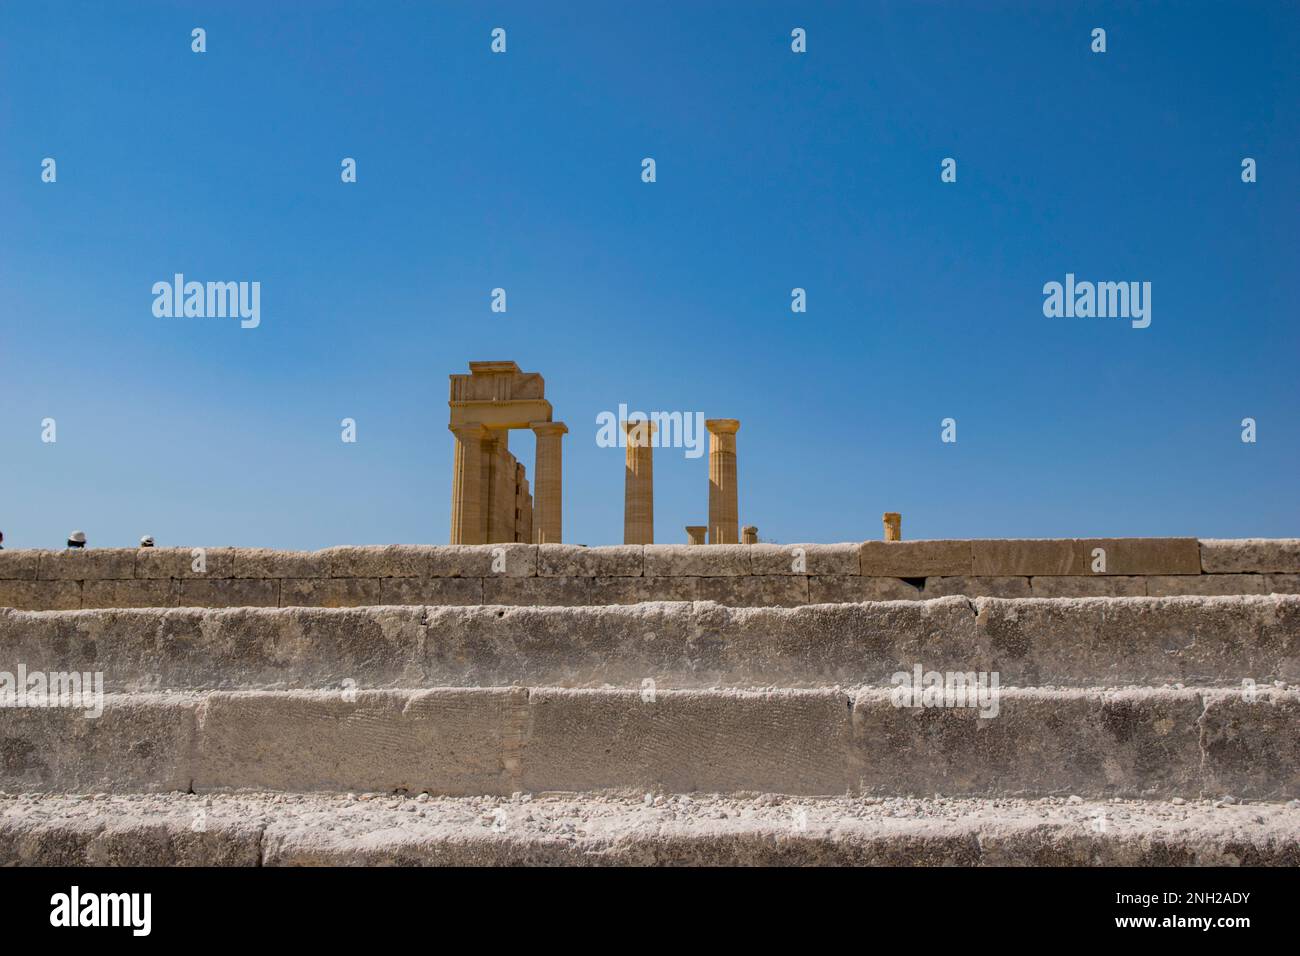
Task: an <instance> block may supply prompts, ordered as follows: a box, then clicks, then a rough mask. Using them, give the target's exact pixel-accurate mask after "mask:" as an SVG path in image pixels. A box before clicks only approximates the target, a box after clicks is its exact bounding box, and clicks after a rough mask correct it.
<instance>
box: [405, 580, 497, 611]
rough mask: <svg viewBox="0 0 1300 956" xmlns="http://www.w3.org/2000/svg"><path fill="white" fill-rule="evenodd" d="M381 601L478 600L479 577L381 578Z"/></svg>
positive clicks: (458, 602)
mask: <svg viewBox="0 0 1300 956" xmlns="http://www.w3.org/2000/svg"><path fill="white" fill-rule="evenodd" d="M379 602H380V603H381V604H450V605H465V604H482V603H483V579H482V578H382V579H381V585H380V589H379Z"/></svg>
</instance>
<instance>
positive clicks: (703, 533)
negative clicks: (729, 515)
mask: <svg viewBox="0 0 1300 956" xmlns="http://www.w3.org/2000/svg"><path fill="white" fill-rule="evenodd" d="M708 534H709V526H708V525H706V524H688V525H687V526H686V543H687V544H704V543H705V541H707V540H708Z"/></svg>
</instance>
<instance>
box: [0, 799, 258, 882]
mask: <svg viewBox="0 0 1300 956" xmlns="http://www.w3.org/2000/svg"><path fill="white" fill-rule="evenodd" d="M72 799H74V800H75V798H72ZM118 799H120V800H124V801H127V803H126V812H124V813H120V814H118V815H113V814H112V811H107V810H106V806H107V805H108V804H109V800H107V799H106V800H103V801H100V802H97V804H96V807H95V813H94V815H93V816H86V814H85V809H86V807H85V804H83V803H81V802H80V801H79V800H77V801H76V802H73V803H72V806H73V807H74V808H76V809H74V810H73V811H72V812H71V813H70V814H68V815H67V816H65V817H63V818H61V819H59V820H48V819H46V814H45V813H44V812H36V813H33V814H32V815H31V816H30V817H28V818H26V819H24V817H23V816H22V815H20V814H9V815H5V816H0V866H76V867H85V866H159V867H163V866H249V867H251V866H261V865H262V852H261V851H262V833H263V827H262V825H261V824H260V823H259V822H257V821H256V820H255V819H249V818H248V817H244V818H243V819H227V820H222V821H221V822H220V823H217V822H216V821H213V820H210V819H209V820H208V821H207V822H206V825H205V826H204V827H203V828H201V829H196V828H195V826H194V823H195V821H196V820H197V819H198V813H199V811H200V810H204V811H206V810H207V809H208V808H206V807H204V806H203V804H202V803H200V802H199V801H200V800H201V799H202V798H200V797H197V796H194V795H182V794H169V795H168V796H167V797H166V798H163V799H165V800H166V803H165V804H163V806H166V807H167V808H168V810H170V812H169V813H167V814H166V816H165V817H164V815H163V813H162V812H160V808H159V807H149V808H144V807H140V806H139V795H138V794H131V795H129V796H125V797H119V798H118ZM43 802H44V803H46V804H48V802H49V798H48V797H47V798H45V800H44V801H43ZM33 809H34V810H35V809H36V807H33ZM78 811H80V812H78ZM150 811H152V812H150Z"/></svg>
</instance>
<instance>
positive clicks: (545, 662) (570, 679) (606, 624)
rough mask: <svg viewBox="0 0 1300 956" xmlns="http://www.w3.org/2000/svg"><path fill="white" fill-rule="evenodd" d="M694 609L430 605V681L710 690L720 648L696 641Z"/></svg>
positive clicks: (671, 606) (661, 605)
mask: <svg viewBox="0 0 1300 956" xmlns="http://www.w3.org/2000/svg"><path fill="white" fill-rule="evenodd" d="M673 580H680V579H673ZM694 608H695V606H694V605H693V604H691V603H686V602H680V603H653V604H634V605H628V606H601V607H581V608H575V607H529V606H523V607H508V608H494V607H475V608H446V607H431V608H428V609H426V627H427V629H428V641H427V652H426V656H425V660H426V667H427V678H426V679H427V680H428V681H429V683H430V684H432V685H434V686H485V687H500V686H508V685H510V684H514V683H521V684H525V685H528V686H549V687H566V686H595V687H603V686H608V685H614V686H620V687H631V688H640V687H641V685H642V682H643V681H644V680H645V679H646V678H650V679H651V680H654V681H659V682H661V683H662V685H663V686H664V687H669V686H673V685H674V684H676V686H701V682H703V686H709V685H710V684H711V683H714V682H716V681H717V680H718V679H719V676H718V675H719V671H718V670H717V667H718V661H716V660H714V659H713V657H712V652H713V651H714V650H715V649H716V644H714V643H712V642H706V641H701V640H699V639H698V638H699V634H700V631H699V629H698V628H697V627H696V620H695V609H694ZM710 667H712V668H713V669H712V670H709V672H708V673H707V674H706V673H704V671H706V670H708V669H709V668H710ZM682 681H689V682H690V683H689V684H688V685H683V684H682V683H680V682H682Z"/></svg>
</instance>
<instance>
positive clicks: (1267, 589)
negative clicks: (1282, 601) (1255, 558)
mask: <svg viewBox="0 0 1300 956" xmlns="http://www.w3.org/2000/svg"><path fill="white" fill-rule="evenodd" d="M1264 593H1265V594H1300V574H1266V575H1264Z"/></svg>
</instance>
